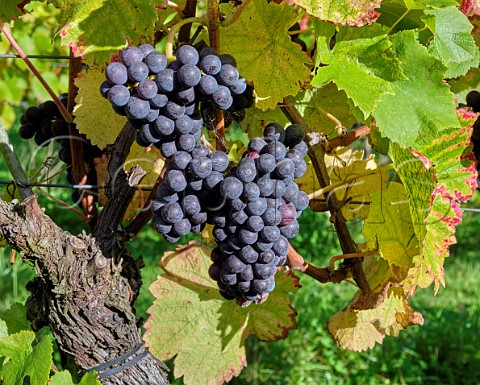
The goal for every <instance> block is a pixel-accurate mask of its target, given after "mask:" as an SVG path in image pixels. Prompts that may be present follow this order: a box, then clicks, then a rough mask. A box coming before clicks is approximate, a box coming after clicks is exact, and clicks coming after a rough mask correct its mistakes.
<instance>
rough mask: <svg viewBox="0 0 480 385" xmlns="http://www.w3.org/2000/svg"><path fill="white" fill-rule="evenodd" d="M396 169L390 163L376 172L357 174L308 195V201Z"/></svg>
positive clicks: (369, 171)
mask: <svg viewBox="0 0 480 385" xmlns="http://www.w3.org/2000/svg"><path fill="white" fill-rule="evenodd" d="M392 169H394V167H393V163H389V164H387V165H385V166H382V167H379V168H376V169H375V170H368V171H366V172H365V173H363V174H357V175H351V176H349V177H347V178H345V179H344V180H341V181H339V182H337V183H333V184H330V185H328V186H325V187H323V188H321V189H319V190H317V191H314V192H313V193H310V194H309V195H308V199H310V200H312V199H315V198H317V197H319V196H321V195H324V194H327V193H329V192H331V191H333V190H335V189H336V188H338V187H341V186H343V185H346V184H349V185H350V183H351V182H354V181H356V180H357V179H360V178H366V177H367V176H370V175H375V174H377V173H378V172H381V171H387V170H392Z"/></svg>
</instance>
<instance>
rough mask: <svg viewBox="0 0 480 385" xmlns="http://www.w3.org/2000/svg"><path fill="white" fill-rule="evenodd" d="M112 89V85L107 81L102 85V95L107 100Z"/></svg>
mask: <svg viewBox="0 0 480 385" xmlns="http://www.w3.org/2000/svg"><path fill="white" fill-rule="evenodd" d="M110 88H112V84H111V83H110V82H109V81H108V80H105V81H104V82H103V83H102V84H100V95H102V96H103V97H104V98H105V99H106V98H108V91H110Z"/></svg>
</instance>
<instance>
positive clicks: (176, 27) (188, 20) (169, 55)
mask: <svg viewBox="0 0 480 385" xmlns="http://www.w3.org/2000/svg"><path fill="white" fill-rule="evenodd" d="M189 23H200V24H204V25H207V19H206V18H205V17H187V18H186V19H183V20H181V21H179V22H178V23H177V24H175V25H174V26H172V28H170V31H169V32H168V36H167V44H166V47H165V55H166V56H167V59H168V61H172V60H173V58H174V56H173V41H174V40H175V35H176V34H177V32H178V31H179V30H180V28H182V27H183V26H184V25H186V24H189Z"/></svg>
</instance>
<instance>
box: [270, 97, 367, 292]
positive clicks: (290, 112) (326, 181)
mask: <svg viewBox="0 0 480 385" xmlns="http://www.w3.org/2000/svg"><path fill="white" fill-rule="evenodd" d="M279 107H280V109H281V110H282V112H283V113H284V114H285V116H286V117H287V118H288V119H289V120H290V122H292V123H295V124H299V125H300V126H302V127H303V128H304V129H305V131H306V132H307V135H308V134H311V133H313V131H312V130H311V129H310V127H309V126H308V124H307V122H306V121H305V120H304V119H303V117H302V116H301V115H300V113H299V112H298V110H297V108H296V107H295V104H294V103H293V100H291V98H288V97H287V98H285V99H284V100H283V102H282V103H281V104H279ZM308 154H309V157H310V159H311V161H312V165H313V168H314V170H315V174H316V176H317V179H318V182H319V183H320V186H321V187H327V186H328V185H330V178H329V176H328V171H327V167H326V165H325V149H324V148H323V147H322V146H321V145H318V144H317V145H313V146H312V145H311V144H310V143H309V152H308ZM339 203H340V202H339V200H338V198H337V196H336V194H335V192H334V191H331V192H330V193H329V195H328V199H327V205H328V209H329V211H330V212H331V213H332V217H333V218H334V223H333V224H334V226H335V230H336V232H337V235H338V239H339V241H340V246H341V248H342V251H343V253H345V254H352V253H358V249H357V246H356V244H355V242H354V241H353V239H352V236H351V234H350V232H349V230H348V227H347V224H346V221H345V218H344V216H343V214H342V212H341V211H340V210H337V208H338V207H340V206H339ZM345 264H346V265H351V266H352V268H353V273H354V274H353V276H354V279H355V282H356V283H357V285H358V287H359V288H360V289H361V290H362V292H364V293H369V292H370V291H371V289H370V286H369V284H368V282H367V279H366V277H365V272H364V271H363V268H362V261H361V260H360V259H351V260H348V261H346V262H345Z"/></svg>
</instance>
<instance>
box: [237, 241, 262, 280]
mask: <svg viewBox="0 0 480 385" xmlns="http://www.w3.org/2000/svg"><path fill="white" fill-rule="evenodd" d="M238 257H239V258H240V259H241V260H242V261H243V262H244V263H247V264H251V263H255V262H256V261H257V259H258V253H257V252H256V251H255V249H254V248H253V247H252V246H250V245H247V246H244V247H242V249H241V250H240V251H239V253H238ZM252 278H253V277H252Z"/></svg>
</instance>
